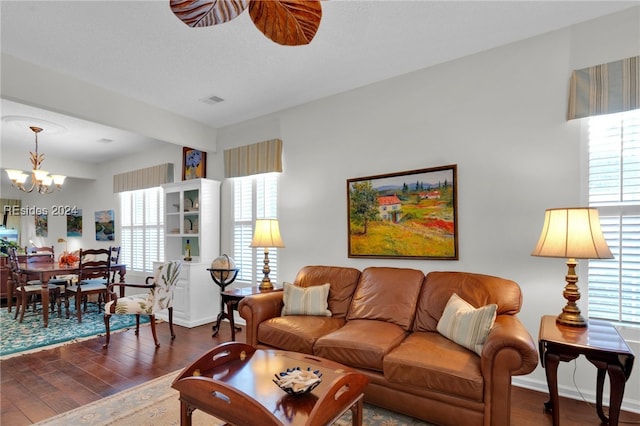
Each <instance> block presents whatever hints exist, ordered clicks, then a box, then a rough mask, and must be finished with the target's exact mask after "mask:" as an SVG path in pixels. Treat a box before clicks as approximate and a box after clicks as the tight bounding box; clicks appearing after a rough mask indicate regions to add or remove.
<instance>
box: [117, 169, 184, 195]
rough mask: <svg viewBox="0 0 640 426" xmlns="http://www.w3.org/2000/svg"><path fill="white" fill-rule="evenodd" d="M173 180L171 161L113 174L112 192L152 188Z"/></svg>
mask: <svg viewBox="0 0 640 426" xmlns="http://www.w3.org/2000/svg"><path fill="white" fill-rule="evenodd" d="M171 182H173V163H165V164H159V165H157V166H152V167H147V168H145V169H139V170H133V171H131V172H126V173H120V174H117V175H113V192H114V193H117V192H125V191H135V190H138V189H146V188H154V187H157V186H160V185H162V184H165V183H171Z"/></svg>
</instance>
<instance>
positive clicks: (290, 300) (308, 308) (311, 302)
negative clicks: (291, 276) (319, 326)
mask: <svg viewBox="0 0 640 426" xmlns="http://www.w3.org/2000/svg"><path fill="white" fill-rule="evenodd" d="M330 288H331V284H323V285H317V286H313V287H307V288H303V287H298V286H295V285H293V284H290V283H284V295H283V301H284V306H283V307H282V315H316V316H324V317H330V316H331V311H330V310H328V309H327V298H328V297H329V289H330Z"/></svg>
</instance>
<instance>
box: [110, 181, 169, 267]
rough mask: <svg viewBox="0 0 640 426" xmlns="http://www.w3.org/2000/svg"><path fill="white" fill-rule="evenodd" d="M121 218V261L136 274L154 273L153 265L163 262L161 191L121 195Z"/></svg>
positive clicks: (123, 193) (124, 193)
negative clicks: (138, 272)
mask: <svg viewBox="0 0 640 426" xmlns="http://www.w3.org/2000/svg"><path fill="white" fill-rule="evenodd" d="M120 215H121V216H122V219H121V220H122V225H121V227H120V229H121V234H122V235H121V239H120V241H122V243H121V249H120V259H121V262H122V263H125V264H126V265H127V268H129V269H131V270H133V271H140V272H145V273H153V262H155V261H160V262H162V261H164V194H163V192H162V188H160V187H157V188H149V189H141V190H137V191H128V192H121V193H120Z"/></svg>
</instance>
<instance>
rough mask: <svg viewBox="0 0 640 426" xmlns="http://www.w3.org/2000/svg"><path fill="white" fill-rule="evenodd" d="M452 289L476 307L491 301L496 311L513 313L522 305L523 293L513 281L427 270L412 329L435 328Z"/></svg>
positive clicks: (464, 273)
mask: <svg viewBox="0 0 640 426" xmlns="http://www.w3.org/2000/svg"><path fill="white" fill-rule="evenodd" d="M453 293H457V294H458V296H460V297H461V298H462V299H464V300H465V301H467V302H468V303H469V304H471V305H473V306H474V307H476V308H480V307H482V306H486V305H489V304H492V303H494V304H496V305H498V308H497V309H496V314H497V315H505V314H506V315H515V314H517V313H518V312H520V307H521V306H522V293H521V291H520V286H519V285H518V284H517V283H516V282H515V281H511V280H507V279H504V278H499V277H493V276H490V275H483V274H472V273H469V272H429V273H428V274H427V276H426V277H425V280H424V285H423V286H422V291H421V292H420V296H419V300H418V307H417V310H416V318H415V321H414V324H413V331H437V326H438V321H439V320H440V317H442V313H443V312H444V308H445V306H446V305H447V302H448V301H449V299H450V298H451V295H452V294H453Z"/></svg>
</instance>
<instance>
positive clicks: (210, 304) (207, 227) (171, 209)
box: [158, 179, 220, 328]
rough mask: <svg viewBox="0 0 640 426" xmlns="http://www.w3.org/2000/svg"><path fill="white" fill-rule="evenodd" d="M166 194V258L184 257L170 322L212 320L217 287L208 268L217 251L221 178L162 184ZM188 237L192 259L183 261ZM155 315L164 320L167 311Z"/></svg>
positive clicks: (194, 323)
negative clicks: (217, 179) (218, 179)
mask: <svg viewBox="0 0 640 426" xmlns="http://www.w3.org/2000/svg"><path fill="white" fill-rule="evenodd" d="M162 188H163V190H164V195H165V246H164V249H165V259H167V260H175V259H181V260H183V265H182V272H181V273H180V277H179V278H178V282H177V284H176V288H175V291H174V299H173V322H174V323H175V324H177V325H180V326H183V327H189V328H191V327H196V326H199V325H202V324H207V323H210V322H214V321H215V320H216V318H217V316H218V310H219V309H220V294H219V291H220V290H219V287H218V286H217V285H216V284H215V283H214V282H213V280H212V279H211V276H210V274H209V271H207V268H209V267H210V265H211V261H212V260H213V259H215V258H216V257H218V256H219V255H220V182H218V181H214V180H210V179H193V180H186V181H182V182H176V183H170V184H166V185H163V186H162ZM187 241H188V242H189V245H190V246H191V258H192V259H191V261H184V258H185V254H186V253H185V252H186V246H187ZM158 317H160V318H162V319H165V320H167V319H168V314H167V313H163V314H161V315H158Z"/></svg>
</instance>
